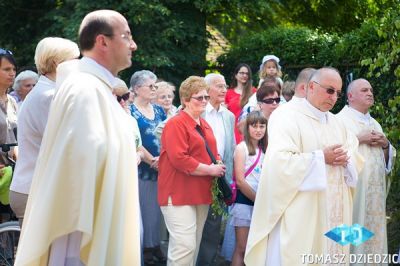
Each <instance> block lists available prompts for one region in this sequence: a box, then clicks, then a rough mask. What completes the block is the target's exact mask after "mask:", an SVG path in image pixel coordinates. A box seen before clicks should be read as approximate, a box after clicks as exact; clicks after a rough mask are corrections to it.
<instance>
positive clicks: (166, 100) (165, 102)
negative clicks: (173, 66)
mask: <svg viewBox="0 0 400 266" xmlns="http://www.w3.org/2000/svg"><path fill="white" fill-rule="evenodd" d="M156 86H157V91H156V94H157V98H156V101H155V103H157V104H159V105H160V106H161V107H162V108H163V109H164V112H165V113H166V114H167V117H171V116H173V115H174V114H175V113H176V110H177V108H176V107H175V106H174V105H173V104H172V102H173V100H174V97H175V96H174V92H175V86H174V85H172V84H171V83H169V82H165V81H161V82H158V83H156Z"/></svg>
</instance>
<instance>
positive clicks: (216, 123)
mask: <svg viewBox="0 0 400 266" xmlns="http://www.w3.org/2000/svg"><path fill="white" fill-rule="evenodd" d="M223 108H225V107H223V106H222V105H220V106H219V109H218V111H217V110H216V109H215V108H214V107H213V106H212V105H211V104H210V103H207V106H206V111H205V113H204V119H205V120H206V121H207V123H208V124H209V125H210V126H211V128H212V130H213V132H214V136H215V139H216V140H217V150H218V154H219V156H220V157H221V158H223V157H224V152H225V128H224V126H223V125H224V120H223V118H222V111H223ZM225 109H226V108H225Z"/></svg>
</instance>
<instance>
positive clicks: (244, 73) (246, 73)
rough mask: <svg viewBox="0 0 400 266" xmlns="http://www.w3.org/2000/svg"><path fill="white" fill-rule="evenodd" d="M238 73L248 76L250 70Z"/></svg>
mask: <svg viewBox="0 0 400 266" xmlns="http://www.w3.org/2000/svg"><path fill="white" fill-rule="evenodd" d="M238 74H239V75H242V76H248V75H249V72H238Z"/></svg>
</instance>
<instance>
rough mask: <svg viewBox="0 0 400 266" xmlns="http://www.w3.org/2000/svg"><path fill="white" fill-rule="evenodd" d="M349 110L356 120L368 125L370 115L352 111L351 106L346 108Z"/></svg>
mask: <svg viewBox="0 0 400 266" xmlns="http://www.w3.org/2000/svg"><path fill="white" fill-rule="evenodd" d="M348 108H349V110H350V111H351V112H352V113H353V115H354V116H355V117H356V118H357V120H358V121H359V122H361V123H364V124H369V123H370V122H371V115H370V114H369V112H368V113H366V114H363V113H361V112H360V111H358V110H356V109H354V108H353V107H351V106H348Z"/></svg>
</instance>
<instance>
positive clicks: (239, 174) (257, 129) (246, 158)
mask: <svg viewBox="0 0 400 266" xmlns="http://www.w3.org/2000/svg"><path fill="white" fill-rule="evenodd" d="M266 130H267V119H266V118H265V116H264V115H263V114H262V112H261V111H253V112H251V113H249V115H248V116H247V117H246V120H245V127H244V140H243V141H242V142H240V143H239V144H238V145H237V146H236V149H235V154H234V161H233V162H234V173H235V178H236V185H237V188H238V190H237V196H236V201H235V204H234V206H233V208H232V210H231V215H232V222H231V223H232V225H233V226H234V227H235V236H236V246H235V252H234V254H233V258H232V264H231V265H233V266H236V265H244V261H243V259H244V253H245V249H246V244H247V236H248V234H249V228H250V222H251V216H252V213H253V205H254V200H255V197H256V192H257V186H258V181H259V178H260V174H261V165H262V162H263V158H264V153H265V150H266V147H267V133H266Z"/></svg>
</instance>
